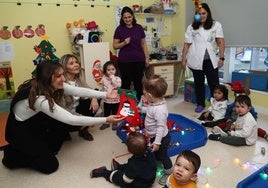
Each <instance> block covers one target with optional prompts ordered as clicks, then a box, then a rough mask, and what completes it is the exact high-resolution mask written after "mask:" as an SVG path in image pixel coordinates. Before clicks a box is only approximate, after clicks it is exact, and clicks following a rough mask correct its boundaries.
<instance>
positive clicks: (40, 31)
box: [35, 24, 46, 37]
mask: <svg viewBox="0 0 268 188" xmlns="http://www.w3.org/2000/svg"><path fill="white" fill-rule="evenodd" d="M35 34H36V35H37V36H38V37H41V36H43V35H45V34H46V30H45V26H44V25H43V24H39V25H38V26H37V27H36V29H35Z"/></svg>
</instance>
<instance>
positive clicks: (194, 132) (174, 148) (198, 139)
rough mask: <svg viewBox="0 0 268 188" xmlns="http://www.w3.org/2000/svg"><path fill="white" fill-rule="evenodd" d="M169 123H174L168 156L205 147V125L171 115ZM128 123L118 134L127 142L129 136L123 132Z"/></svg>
mask: <svg viewBox="0 0 268 188" xmlns="http://www.w3.org/2000/svg"><path fill="white" fill-rule="evenodd" d="M168 122H174V124H173V125H172V128H171V129H170V130H169V132H170V135H171V141H170V147H169V149H168V156H169V157H171V156H174V155H178V154H179V153H180V152H182V151H183V150H186V149H189V150H191V149H194V148H198V147H201V146H204V145H205V144H206V142H207V130H206V128H205V127H204V126H203V125H200V124H198V123H196V122H195V121H193V120H191V119H188V118H186V117H184V116H182V115H179V114H172V113H169V115H168ZM126 123H127V122H126V121H123V122H122V123H121V124H120V125H119V126H118V128H117V131H116V134H117V136H118V137H119V138H120V139H121V140H122V142H123V143H125V142H126V139H127V134H126V132H125V131H122V130H121V127H122V126H124V125H125V124H126Z"/></svg>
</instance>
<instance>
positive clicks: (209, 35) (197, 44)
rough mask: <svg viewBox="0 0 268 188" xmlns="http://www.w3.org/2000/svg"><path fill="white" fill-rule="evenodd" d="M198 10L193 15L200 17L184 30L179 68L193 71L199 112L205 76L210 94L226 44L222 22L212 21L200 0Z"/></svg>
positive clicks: (209, 13) (206, 8)
mask: <svg viewBox="0 0 268 188" xmlns="http://www.w3.org/2000/svg"><path fill="white" fill-rule="evenodd" d="M197 13H198V14H197V16H195V18H199V17H200V18H201V19H200V20H198V19H195V20H194V22H193V23H192V24H191V25H189V26H188V28H187V30H186V32H185V42H184V46H183V50H182V68H184V69H185V68H186V66H188V67H189V68H190V70H191V71H192V73H193V77H194V85H195V94H196V100H197V107H196V108H195V112H197V113H200V112H202V111H203V110H204V109H205V77H206V78H207V83H208V86H209V88H210V93H211V96H213V90H214V86H215V85H219V75H218V69H219V68H220V67H222V66H223V64H224V60H225V58H224V50H225V44H224V35H223V30H222V25H221V24H220V23H219V22H218V21H215V20H213V18H212V15H211V11H210V8H209V6H208V5H207V4H206V3H202V4H201V5H200V8H199V9H198V12H197ZM218 51H219V52H218ZM217 53H218V56H219V57H218V56H217Z"/></svg>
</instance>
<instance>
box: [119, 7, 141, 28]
mask: <svg viewBox="0 0 268 188" xmlns="http://www.w3.org/2000/svg"><path fill="white" fill-rule="evenodd" d="M126 12H128V13H129V14H131V15H132V16H133V20H132V24H133V25H135V24H137V20H136V18H135V15H134V12H133V10H132V9H131V8H129V7H123V9H122V11H121V18H120V25H126V24H125V22H124V19H123V16H124V14H125V13H126Z"/></svg>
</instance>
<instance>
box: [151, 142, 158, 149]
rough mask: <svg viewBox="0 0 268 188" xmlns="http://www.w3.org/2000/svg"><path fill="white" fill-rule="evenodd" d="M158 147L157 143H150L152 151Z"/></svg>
mask: <svg viewBox="0 0 268 188" xmlns="http://www.w3.org/2000/svg"><path fill="white" fill-rule="evenodd" d="M159 147H160V146H159V145H158V144H155V143H152V145H151V148H152V150H153V151H158V150H159Z"/></svg>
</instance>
